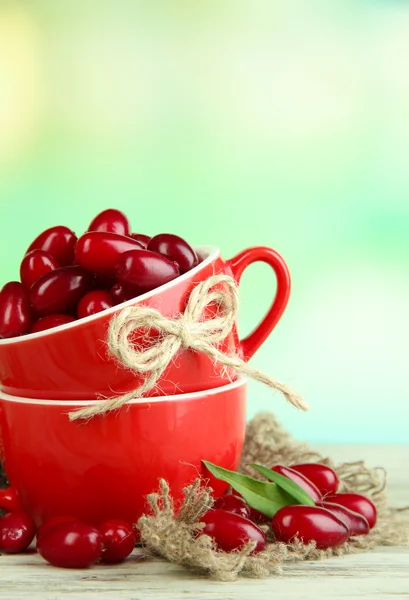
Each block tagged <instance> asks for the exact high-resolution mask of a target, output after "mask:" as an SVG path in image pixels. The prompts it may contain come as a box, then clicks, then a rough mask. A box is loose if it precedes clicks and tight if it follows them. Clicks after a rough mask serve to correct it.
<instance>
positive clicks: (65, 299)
mask: <svg viewBox="0 0 409 600" xmlns="http://www.w3.org/2000/svg"><path fill="white" fill-rule="evenodd" d="M91 285H92V275H91V274H90V273H88V272H87V271H85V269H83V268H82V267H60V268H59V269H55V271H51V272H50V273H46V274H45V275H43V276H42V277H40V279H38V280H37V281H36V282H35V283H34V284H33V285H32V286H31V289H30V300H31V304H32V306H33V308H34V310H35V312H36V313H37V314H38V315H40V316H45V315H51V314H53V313H63V312H68V311H70V310H73V309H75V308H76V307H77V304H78V302H79V301H80V300H81V298H82V296H83V295H84V294H85V293H86V292H87V291H88V290H89V289H90V287H91Z"/></svg>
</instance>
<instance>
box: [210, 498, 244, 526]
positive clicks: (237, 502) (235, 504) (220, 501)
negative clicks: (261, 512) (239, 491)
mask: <svg viewBox="0 0 409 600" xmlns="http://www.w3.org/2000/svg"><path fill="white" fill-rule="evenodd" d="M213 508H221V509H222V510H227V511H228V512H232V513H236V515H240V516H242V517H245V518H246V519H250V520H252V519H251V508H250V506H249V505H248V504H247V502H246V501H245V500H244V498H242V497H241V496H237V495H236V494H224V496H220V498H217V500H216V501H215V503H214V504H213Z"/></svg>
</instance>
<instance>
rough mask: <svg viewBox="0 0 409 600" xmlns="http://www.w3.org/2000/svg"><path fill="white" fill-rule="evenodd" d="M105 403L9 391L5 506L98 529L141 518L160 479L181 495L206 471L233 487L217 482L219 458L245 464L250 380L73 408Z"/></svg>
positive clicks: (217, 489)
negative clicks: (91, 413)
mask: <svg viewBox="0 0 409 600" xmlns="http://www.w3.org/2000/svg"><path fill="white" fill-rule="evenodd" d="M94 402H95V401H86V402H84V401H83V402H79V401H76V402H61V401H58V400H37V399H29V398H17V397H12V396H8V395H6V394H4V393H0V461H1V462H2V463H3V465H4V468H5V471H6V474H7V476H8V479H9V481H10V485H11V488H8V489H6V490H0V508H4V509H6V510H12V509H17V508H22V509H24V510H25V511H27V512H28V513H29V514H30V515H31V516H32V517H33V518H34V520H35V522H36V524H37V525H40V524H41V523H43V522H44V521H46V520H48V519H50V518H51V517H54V516H60V515H71V516H74V517H76V518H79V519H82V520H84V521H85V522H88V523H91V524H94V525H98V524H100V523H101V522H103V521H105V520H108V519H113V518H118V519H124V520H125V521H127V522H130V523H135V522H136V521H137V520H138V518H139V517H140V516H141V515H142V514H143V513H144V512H146V511H147V509H148V507H147V504H146V495H147V494H149V493H151V492H154V491H156V490H158V486H159V478H164V479H166V480H167V482H168V483H169V485H170V488H171V493H172V495H173V497H174V499H175V501H176V503H177V502H179V501H180V500H181V499H182V496H183V494H182V490H183V487H184V486H186V485H187V484H189V483H191V482H192V481H194V479H195V478H196V477H197V476H204V477H205V478H206V479H208V480H209V481H210V484H211V487H212V488H213V489H214V493H215V495H216V496H218V495H220V494H222V493H223V492H224V491H225V489H226V487H227V484H225V483H223V482H221V481H218V480H216V479H214V478H212V477H211V476H210V474H209V472H208V471H207V470H206V469H205V467H204V466H203V464H202V462H201V461H202V459H205V460H209V461H210V462H213V463H215V464H218V465H220V466H222V467H224V468H226V469H233V470H235V469H236V468H237V467H238V465H239V462H240V457H241V452H242V447H243V442H244V436H245V428H246V380H245V379H238V380H236V381H235V382H233V383H230V384H228V385H226V386H223V387H220V388H217V389H212V390H207V391H202V392H196V393H191V394H181V395H174V396H166V397H158V398H152V399H149V400H144V401H140V400H136V401H132V402H130V403H128V404H127V405H125V406H124V407H122V408H121V409H120V410H119V411H116V412H111V413H108V414H105V415H103V416H96V417H93V418H92V419H91V420H89V421H86V422H83V421H70V420H69V417H68V412H69V411H72V410H75V409H76V408H81V407H84V406H88V405H90V404H92V403H94Z"/></svg>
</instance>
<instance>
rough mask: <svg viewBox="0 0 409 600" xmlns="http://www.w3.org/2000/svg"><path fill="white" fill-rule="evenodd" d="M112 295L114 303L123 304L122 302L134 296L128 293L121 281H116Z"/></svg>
mask: <svg viewBox="0 0 409 600" xmlns="http://www.w3.org/2000/svg"><path fill="white" fill-rule="evenodd" d="M110 296H111V299H112V303H113V304H114V305H117V304H121V302H126V301H127V300H130V298H131V297H132V296H130V295H129V294H128V293H127V291H126V290H125V289H124V288H123V286H122V285H121V284H120V283H116V284H115V285H113V286H112V288H111V291H110Z"/></svg>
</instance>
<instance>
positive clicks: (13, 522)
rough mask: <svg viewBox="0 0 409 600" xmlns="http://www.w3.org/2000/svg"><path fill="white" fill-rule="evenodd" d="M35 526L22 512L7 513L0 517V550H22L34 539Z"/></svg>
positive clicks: (14, 552) (12, 552)
mask: <svg viewBox="0 0 409 600" xmlns="http://www.w3.org/2000/svg"><path fill="white" fill-rule="evenodd" d="M35 533H36V526H35V524H34V521H33V520H32V518H31V517H29V516H28V515H27V514H26V513H24V512H19V511H16V512H11V513H7V514H6V515H4V517H2V518H1V519H0V552H6V553H10V554H16V553H17V552H24V550H27V548H28V547H29V545H30V544H31V542H32V541H33V539H34V536H35Z"/></svg>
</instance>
